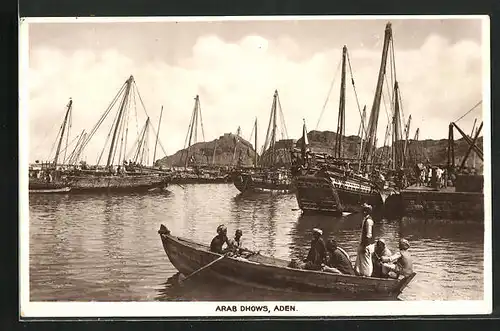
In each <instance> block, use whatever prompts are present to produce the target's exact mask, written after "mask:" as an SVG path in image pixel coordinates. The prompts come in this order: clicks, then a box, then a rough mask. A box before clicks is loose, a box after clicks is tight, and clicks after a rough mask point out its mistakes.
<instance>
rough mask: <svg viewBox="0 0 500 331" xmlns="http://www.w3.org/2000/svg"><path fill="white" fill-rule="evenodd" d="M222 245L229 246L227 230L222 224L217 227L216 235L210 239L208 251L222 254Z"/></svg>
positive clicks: (223, 251)
mask: <svg viewBox="0 0 500 331" xmlns="http://www.w3.org/2000/svg"><path fill="white" fill-rule="evenodd" d="M224 244H226V245H227V246H229V243H228V239H227V228H226V226H225V225H224V224H221V225H219V226H218V227H217V235H216V236H215V237H214V238H213V239H212V242H211V243H210V251H211V252H214V253H217V254H224V253H225V250H223V249H222V246H224ZM226 250H227V248H226Z"/></svg>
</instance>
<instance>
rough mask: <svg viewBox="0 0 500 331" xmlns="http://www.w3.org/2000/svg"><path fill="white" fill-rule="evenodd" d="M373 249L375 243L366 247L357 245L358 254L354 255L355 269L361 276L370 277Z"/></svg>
mask: <svg viewBox="0 0 500 331" xmlns="http://www.w3.org/2000/svg"><path fill="white" fill-rule="evenodd" d="M374 251H375V245H374V244H371V245H368V246H366V247H364V246H363V245H359V246H358V256H357V257H356V264H355V270H356V273H357V274H359V275H361V276H366V277H370V276H371V275H372V272H373V262H372V254H373V252H374Z"/></svg>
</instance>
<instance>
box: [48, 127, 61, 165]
mask: <svg viewBox="0 0 500 331" xmlns="http://www.w3.org/2000/svg"><path fill="white" fill-rule="evenodd" d="M62 128H63V126H62V124H61V126H60V127H59V132H58V133H57V136H56V140H54V142H53V143H52V147H51V148H50V153H49V158H50V159H53V157H52V152H54V147H56V144H57V141H58V140H59V135H60V134H61V131H62Z"/></svg>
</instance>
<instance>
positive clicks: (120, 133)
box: [68, 76, 169, 192]
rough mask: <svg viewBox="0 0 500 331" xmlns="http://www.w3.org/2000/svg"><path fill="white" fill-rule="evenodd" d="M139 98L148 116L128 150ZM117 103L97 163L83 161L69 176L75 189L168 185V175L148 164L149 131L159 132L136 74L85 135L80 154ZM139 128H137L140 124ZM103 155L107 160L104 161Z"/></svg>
mask: <svg viewBox="0 0 500 331" xmlns="http://www.w3.org/2000/svg"><path fill="white" fill-rule="evenodd" d="M137 99H139V101H140V104H141V105H142V109H143V110H144V113H145V114H146V116H147V118H146V121H145V124H144V126H143V127H142V129H141V131H140V132H139V131H138V130H137V131H138V132H137V133H138V135H137V138H136V139H135V142H134V145H133V146H132V148H131V149H130V150H129V151H128V152H127V144H128V140H129V131H130V130H129V122H130V121H129V118H130V117H131V115H132V110H133V109H135V114H136V116H137V103H138V101H137ZM115 105H118V107H117V108H118V110H117V112H116V115H115V117H114V120H113V122H112V125H111V129H110V131H109V133H108V135H107V138H106V141H105V143H104V147H103V149H102V151H101V152H100V153H99V155H98V158H97V162H96V165H93V166H89V165H87V164H86V162H81V163H80V165H79V166H78V167H76V169H75V170H73V171H71V173H70V175H69V176H68V178H69V179H70V180H71V182H72V184H71V188H72V191H98V192H110V191H111V192H112V191H151V190H161V189H163V188H165V187H166V186H167V184H168V181H169V177H167V176H165V175H163V174H161V173H151V171H149V170H148V169H147V168H146V166H147V165H148V163H149V146H148V141H149V139H148V137H149V134H148V133H150V131H153V133H154V134H155V136H156V137H158V134H157V133H156V132H154V131H155V130H154V128H153V126H152V125H151V121H150V117H149V115H148V114H147V112H146V109H145V107H144V103H143V102H142V98H141V96H140V94H139V90H138V88H137V85H136V83H135V80H134V77H133V76H130V77H129V78H128V79H127V80H126V82H125V83H124V84H123V85H122V87H121V88H120V90H119V91H118V93H117V94H116V95H115V97H114V98H113V100H112V101H111V103H110V105H109V106H108V108H107V109H106V111H105V112H104V113H103V115H102V116H101V117H100V119H99V121H98V122H97V123H96V124H95V126H94V127H93V128H92V130H91V132H90V133H89V134H88V135H87V136H86V137H85V140H84V141H83V142H82V143H81V148H80V152H79V153H80V154H81V153H82V151H83V150H84V148H86V147H87V146H88V144H89V142H90V140H91V139H92V138H93V137H94V135H95V133H96V132H97V131H98V130H99V128H100V127H101V125H102V123H103V122H104V121H105V120H106V118H107V117H108V115H109V114H110V113H111V110H112V109H113V108H114V106H115ZM136 121H137V117H136ZM136 128H137V129H138V125H136ZM108 143H109V144H108ZM160 145H161V144H160ZM106 152H107V153H106ZM103 156H104V157H105V159H106V163H105V164H103V165H102V164H101V161H103ZM127 159H128V161H127Z"/></svg>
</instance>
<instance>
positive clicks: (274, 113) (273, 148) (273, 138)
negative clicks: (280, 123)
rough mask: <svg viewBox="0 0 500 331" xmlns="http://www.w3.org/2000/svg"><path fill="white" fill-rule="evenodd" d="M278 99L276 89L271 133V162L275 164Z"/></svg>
mask: <svg viewBox="0 0 500 331" xmlns="http://www.w3.org/2000/svg"><path fill="white" fill-rule="evenodd" d="M277 100H278V90H275V91H274V97H273V114H272V116H273V131H272V134H271V146H272V154H271V162H272V163H271V164H272V165H273V166H274V165H275V164H276V155H275V153H276V146H275V145H276V126H277V124H276V108H277Z"/></svg>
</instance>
